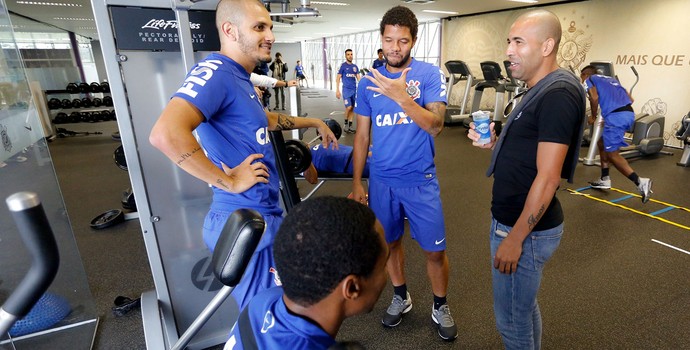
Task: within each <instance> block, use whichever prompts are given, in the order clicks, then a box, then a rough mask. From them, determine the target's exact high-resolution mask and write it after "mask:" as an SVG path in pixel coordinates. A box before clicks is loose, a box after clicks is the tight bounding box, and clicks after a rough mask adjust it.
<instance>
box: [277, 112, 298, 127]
mask: <svg viewBox="0 0 690 350" xmlns="http://www.w3.org/2000/svg"><path fill="white" fill-rule="evenodd" d="M294 127H295V118H293V117H291V116H287V115H285V114H282V113H281V114H278V127H277V129H278V130H291V129H293V128H294Z"/></svg>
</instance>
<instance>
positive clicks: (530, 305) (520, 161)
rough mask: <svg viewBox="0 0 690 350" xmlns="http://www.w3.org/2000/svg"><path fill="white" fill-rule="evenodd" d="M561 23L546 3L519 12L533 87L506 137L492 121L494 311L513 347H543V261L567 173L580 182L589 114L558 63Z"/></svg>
mask: <svg viewBox="0 0 690 350" xmlns="http://www.w3.org/2000/svg"><path fill="white" fill-rule="evenodd" d="M560 39H561V23H560V21H559V20H558V17H557V16H556V15H554V14H553V13H551V12H549V11H546V10H534V11H530V12H527V13H525V14H523V15H521V16H520V17H518V18H517V19H516V20H515V22H514V23H513V25H512V26H511V27H510V33H509V34H508V47H507V50H506V54H507V56H508V61H509V62H510V65H509V69H510V71H511V73H512V75H513V77H515V78H516V79H519V80H522V81H524V82H525V83H526V84H527V86H528V87H529V90H528V91H527V93H526V94H525V95H524V96H523V97H522V99H521V101H520V103H519V104H518V105H517V106H515V108H514V109H513V111H512V112H511V113H510V115H509V116H508V120H507V121H506V124H505V126H504V127H503V130H502V131H501V135H500V139H498V140H497V139H496V133H495V132H494V131H493V127H494V124H493V123H491V124H490V130H491V131H492V135H491V141H490V142H489V143H487V144H479V143H478V141H479V138H480V135H479V134H478V133H477V132H476V131H475V130H474V123H470V128H471V129H470V132H469V133H468V137H469V138H470V139H471V140H472V141H474V142H473V145H475V146H477V147H481V148H485V149H493V150H494V151H493V154H492V159H491V164H490V165H489V169H488V171H487V176H491V174H493V176H494V184H493V191H492V195H493V196H492V200H491V215H492V222H491V230H490V245H491V258H492V265H493V266H492V269H491V271H492V282H493V300H494V315H495V318H496V326H497V328H498V330H499V332H500V333H501V337H502V339H503V345H504V346H505V348H506V349H509V350H511V349H520V350H522V349H540V348H541V335H542V320H541V312H540V310H539V304H538V303H537V293H538V292H539V287H540V285H541V278H542V272H543V270H544V265H545V264H546V263H547V262H548V261H549V259H550V258H551V256H552V255H553V253H554V252H555V251H556V249H557V248H558V245H559V244H560V241H561V237H562V236H563V221H564V219H563V210H562V209H561V204H560V202H559V201H558V198H556V196H555V195H556V191H557V190H558V188H559V186H560V184H561V178H564V179H568V181H569V182H572V181H573V176H574V174H575V166H576V165H577V161H578V153H579V150H580V140H581V139H582V129H583V126H584V117H585V93H584V89H582V86H581V85H580V82H579V81H578V80H577V78H575V76H573V74H572V73H571V72H569V71H568V70H565V69H562V68H559V67H558V63H557V57H558V55H557V54H558V44H559V42H560Z"/></svg>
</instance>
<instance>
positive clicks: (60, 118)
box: [53, 112, 69, 124]
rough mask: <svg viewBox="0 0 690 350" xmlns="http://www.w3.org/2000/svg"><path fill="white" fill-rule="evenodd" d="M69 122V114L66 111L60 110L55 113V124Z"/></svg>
mask: <svg viewBox="0 0 690 350" xmlns="http://www.w3.org/2000/svg"><path fill="white" fill-rule="evenodd" d="M68 122H69V117H68V116H67V113H65V112H60V113H58V114H56V115H55V119H53V123H55V124H64V123H68Z"/></svg>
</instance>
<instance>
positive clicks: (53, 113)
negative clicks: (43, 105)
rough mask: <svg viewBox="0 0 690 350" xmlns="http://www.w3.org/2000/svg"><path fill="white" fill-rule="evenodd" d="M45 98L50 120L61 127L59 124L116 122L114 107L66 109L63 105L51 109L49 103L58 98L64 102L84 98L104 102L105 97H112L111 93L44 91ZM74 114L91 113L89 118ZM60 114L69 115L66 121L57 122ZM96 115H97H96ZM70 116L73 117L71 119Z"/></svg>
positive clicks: (59, 120)
mask: <svg viewBox="0 0 690 350" xmlns="http://www.w3.org/2000/svg"><path fill="white" fill-rule="evenodd" d="M43 92H44V94H45V96H46V101H47V102H48V111H49V113H50V120H51V122H52V123H53V124H55V125H59V124H67V123H81V122H100V121H107V120H115V109H114V108H113V106H112V105H111V106H105V105H100V106H98V107H95V106H91V107H81V106H80V107H69V108H64V107H62V105H61V106H60V107H59V108H54V106H53V108H51V104H50V103H49V102H50V100H51V99H53V98H57V99H58V100H60V101H61V102H62V100H65V99H67V100H69V101H74V100H75V99H78V100H82V99H84V98H88V99H90V100H91V101H93V100H94V99H96V98H99V99H101V100H103V99H104V98H105V96H110V92H90V91H88V92H81V91H79V92H74V91H70V90H66V89H65V90H44V91H43ZM103 111H106V112H108V115H107V116H106V115H104V113H102V112H103ZM74 112H78V113H80V114H81V113H89V115H88V117H86V118H85V117H84V116H82V115H80V116H79V117H77V116H76V114H75V115H73V113H74ZM59 113H65V114H66V115H67V118H66V119H60V118H58V120H56V117H57V116H58V114H59ZM94 114H96V115H94ZM70 115H73V116H72V117H70Z"/></svg>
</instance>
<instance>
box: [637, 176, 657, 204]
mask: <svg viewBox="0 0 690 350" xmlns="http://www.w3.org/2000/svg"><path fill="white" fill-rule="evenodd" d="M637 189H638V190H640V194H641V195H642V203H647V202H649V197H650V196H651V194H652V193H654V192H652V179H650V178H646V177H641V178H640V184H639V185H637Z"/></svg>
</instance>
